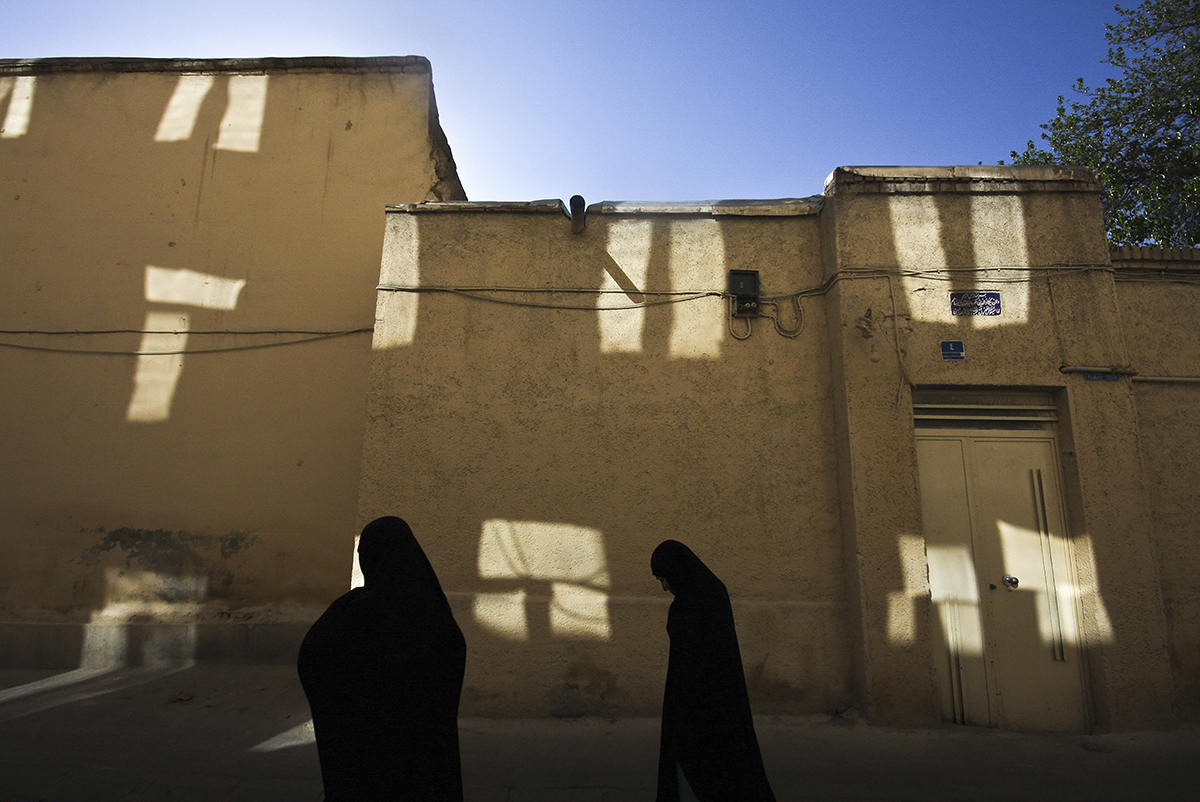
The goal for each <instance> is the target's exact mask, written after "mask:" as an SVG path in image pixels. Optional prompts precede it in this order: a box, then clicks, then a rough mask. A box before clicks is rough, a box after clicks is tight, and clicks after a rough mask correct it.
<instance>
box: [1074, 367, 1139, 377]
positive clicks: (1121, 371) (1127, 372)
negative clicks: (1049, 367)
mask: <svg viewBox="0 0 1200 802" xmlns="http://www.w3.org/2000/svg"><path fill="white" fill-rule="evenodd" d="M1058 372H1059V373H1115V374H1117V375H1118V376H1136V375H1137V371H1136V370H1134V369H1133V368H1128V367H1121V366H1119V365H1106V366H1103V367H1091V366H1089V365H1063V366H1062V367H1060V368H1059V369H1058Z"/></svg>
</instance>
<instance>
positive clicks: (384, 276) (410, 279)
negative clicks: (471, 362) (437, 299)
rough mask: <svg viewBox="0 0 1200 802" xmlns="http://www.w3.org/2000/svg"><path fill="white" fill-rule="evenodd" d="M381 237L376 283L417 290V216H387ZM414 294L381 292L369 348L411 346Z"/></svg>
mask: <svg viewBox="0 0 1200 802" xmlns="http://www.w3.org/2000/svg"><path fill="white" fill-rule="evenodd" d="M387 218H388V219H387V230H386V232H385V233H384V237H383V262H382V264H381V266H380V270H379V282H380V283H381V284H392V285H395V286H398V287H416V286H418V285H419V284H420V281H421V270H420V255H421V237H420V230H419V227H418V224H417V218H416V215H411V214H389V215H388V216H387ZM419 297H420V293H417V292H380V293H377V294H376V299H375V336H374V339H373V340H372V343H371V348H372V349H374V350H376V351H382V350H384V349H387V348H400V347H401V346H405V345H412V344H413V341H414V340H415V339H416V334H417V303H418V298H419Z"/></svg>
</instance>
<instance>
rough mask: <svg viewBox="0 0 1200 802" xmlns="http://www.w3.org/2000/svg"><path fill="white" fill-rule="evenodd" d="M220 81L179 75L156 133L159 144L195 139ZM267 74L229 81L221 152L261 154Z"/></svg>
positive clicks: (220, 134)
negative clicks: (207, 100) (202, 110)
mask: <svg viewBox="0 0 1200 802" xmlns="http://www.w3.org/2000/svg"><path fill="white" fill-rule="evenodd" d="M215 81H216V78H215V77H214V76H212V75H206V74H199V73H187V74H184V75H180V76H179V80H178V81H177V82H176V84H175V91H174V92H173V93H172V94H171V99H170V100H169V101H167V107H166V108H165V109H164V110H163V116H162V119H161V120H159V123H158V129H157V130H156V131H155V133H154V141H155V142H183V141H186V140H188V139H191V137H192V133H193V132H194V130H195V128H196V119H197V117H198V116H199V114H200V108H201V107H202V106H203V105H204V100H205V98H207V97H208V94H209V90H211V89H212V87H213V84H214V83H215ZM267 82H268V77H267V76H266V75H231V76H229V79H228V82H227V85H226V86H227V99H226V105H225V114H224V116H223V117H222V118H221V124H220V127H219V128H218V131H217V143H216V145H214V147H215V148H217V149H218V150H233V151H241V152H243V153H256V152H258V147H259V141H260V139H261V137H262V127H263V116H264V115H265V113H266V107H267Z"/></svg>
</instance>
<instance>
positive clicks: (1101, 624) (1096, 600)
mask: <svg viewBox="0 0 1200 802" xmlns="http://www.w3.org/2000/svg"><path fill="white" fill-rule="evenodd" d="M1071 550H1072V551H1073V552H1074V554H1075V555H1076V559H1077V561H1078V563H1079V564H1080V565H1085V566H1088V568H1089V571H1088V572H1087V574H1086V575H1085V576H1078V577H1077V576H1076V575H1074V574H1072V575H1071V576H1070V580H1071V588H1070V593H1069V594H1068V595H1069V596H1070V597H1071V600H1072V601H1075V600H1078V601H1079V602H1080V603H1082V606H1083V610H1084V612H1085V614H1086V619H1085V620H1086V622H1087V625H1088V627H1089V630H1090V631H1089V632H1088V639H1089V640H1092V639H1094V640H1095V641H1098V642H1100V643H1113V642H1115V641H1116V632H1115V630H1114V629H1113V624H1112V618H1110V617H1109V614H1108V607H1107V606H1106V605H1105V604H1104V596H1103V595H1102V594H1101V593H1100V583H1099V579H1098V578H1097V577H1096V575H1095V573H1094V570H1095V565H1096V555H1095V552H1094V551H1093V548H1092V538H1091V536H1090V535H1079V536H1076V537H1074V538H1072V540H1071ZM1081 640H1082V636H1081Z"/></svg>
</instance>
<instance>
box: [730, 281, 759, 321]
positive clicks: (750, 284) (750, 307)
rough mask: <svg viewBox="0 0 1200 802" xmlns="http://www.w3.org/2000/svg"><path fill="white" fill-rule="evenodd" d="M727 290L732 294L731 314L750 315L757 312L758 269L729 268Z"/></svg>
mask: <svg viewBox="0 0 1200 802" xmlns="http://www.w3.org/2000/svg"><path fill="white" fill-rule="evenodd" d="M728 292H729V294H730V295H732V296H733V302H734V307H733V314H734V315H737V316H738V317H752V316H754V315H757V314H758V296H759V291H758V271H757V270H730V271H729V288H728Z"/></svg>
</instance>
